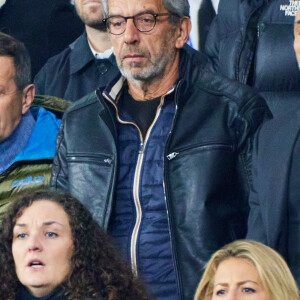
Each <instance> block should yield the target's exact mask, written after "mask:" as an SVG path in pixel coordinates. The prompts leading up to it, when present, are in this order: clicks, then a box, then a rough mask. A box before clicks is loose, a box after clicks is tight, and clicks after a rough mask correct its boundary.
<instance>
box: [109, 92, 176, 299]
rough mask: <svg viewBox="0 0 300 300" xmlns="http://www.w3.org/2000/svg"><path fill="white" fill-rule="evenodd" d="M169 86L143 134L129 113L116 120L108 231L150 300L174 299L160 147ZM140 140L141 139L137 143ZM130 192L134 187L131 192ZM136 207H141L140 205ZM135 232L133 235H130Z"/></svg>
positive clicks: (171, 106) (170, 106) (169, 110)
mask: <svg viewBox="0 0 300 300" xmlns="http://www.w3.org/2000/svg"><path fill="white" fill-rule="evenodd" d="M174 94H175V92H174V88H173V90H171V91H170V95H167V96H163V97H162V99H161V104H160V106H159V108H158V110H157V113H156V117H155V120H154V121H153V123H152V125H151V126H150V128H149V130H148V133H147V136H146V137H145V138H144V139H142V138H141V136H140V133H139V131H138V129H137V128H136V127H135V126H132V123H128V122H133V121H132V119H131V118H130V116H129V115H128V114H127V113H125V112H124V111H122V110H118V112H119V117H120V119H121V120H122V121H124V122H127V124H123V123H118V125H117V126H118V152H119V153H120V155H119V165H118V184H117V187H116V201H115V203H116V205H115V207H114V209H113V213H112V216H111V221H110V224H109V232H110V233H111V235H112V236H113V237H114V238H115V240H116V243H117V245H118V246H119V248H120V249H121V251H122V253H123V255H124V257H125V258H127V260H128V261H129V262H131V265H132V269H133V271H134V272H135V273H136V274H138V275H139V277H140V278H141V279H142V280H143V282H145V283H146V286H147V289H148V294H149V295H153V296H154V298H155V299H157V300H158V299H172V300H176V299H178V291H177V286H176V278H175V272H174V264H173V261H172V251H171V241H170V233H169V224H168V217H167V208H166V202H165V194H164V189H163V184H164V178H163V173H164V172H163V166H164V150H165V146H166V141H167V137H168V135H169V132H170V130H171V126H172V122H173V117H174V113H175V102H174V97H175V96H174ZM141 143H142V144H141ZM133 191H136V193H135V192H133ZM139 207H140V208H139ZM135 233H136V234H135Z"/></svg>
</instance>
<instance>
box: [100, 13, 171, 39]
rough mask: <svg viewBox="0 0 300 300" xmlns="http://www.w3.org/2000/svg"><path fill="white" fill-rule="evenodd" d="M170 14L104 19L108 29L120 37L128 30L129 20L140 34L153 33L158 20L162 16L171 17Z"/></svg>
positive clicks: (142, 14)
mask: <svg viewBox="0 0 300 300" xmlns="http://www.w3.org/2000/svg"><path fill="white" fill-rule="evenodd" d="M170 15H171V14H170V13H161V14H152V13H140V14H137V15H135V16H130V17H123V16H111V17H108V18H106V19H103V22H105V23H106V27H107V29H108V31H109V32H110V33H111V34H114V35H120V34H122V33H124V32H125V30H126V23H127V20H128V19H132V20H133V24H134V26H135V27H136V28H137V30H138V31H140V32H149V31H151V30H152V29H153V28H154V27H155V24H156V18H157V17H161V16H170Z"/></svg>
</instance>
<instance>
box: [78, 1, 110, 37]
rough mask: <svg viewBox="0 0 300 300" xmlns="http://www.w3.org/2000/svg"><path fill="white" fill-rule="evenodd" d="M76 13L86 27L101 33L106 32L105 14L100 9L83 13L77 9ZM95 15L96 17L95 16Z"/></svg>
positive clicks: (93, 8) (91, 9)
mask: <svg viewBox="0 0 300 300" xmlns="http://www.w3.org/2000/svg"><path fill="white" fill-rule="evenodd" d="M75 7H76V6H75ZM76 11H77V14H78V16H79V17H80V19H81V21H82V22H83V23H84V24H85V25H87V26H89V27H91V28H94V29H97V30H100V31H106V24H105V23H103V22H102V20H103V14H102V11H101V10H100V11H99V7H91V8H90V9H89V11H88V12H87V11H81V10H80V9H79V8H77V7H76ZM95 14H96V17H95V16H94V15H95Z"/></svg>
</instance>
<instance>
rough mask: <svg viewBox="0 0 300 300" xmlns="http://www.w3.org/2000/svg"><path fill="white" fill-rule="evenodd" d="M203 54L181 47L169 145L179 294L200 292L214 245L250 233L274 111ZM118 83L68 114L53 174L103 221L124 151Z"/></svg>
mask: <svg viewBox="0 0 300 300" xmlns="http://www.w3.org/2000/svg"><path fill="white" fill-rule="evenodd" d="M204 60H205V59H204V58H203V57H202V56H201V55H200V54H199V53H198V52H195V51H193V50H191V49H190V48H188V47H185V49H183V50H182V51H181V53H180V80H179V81H178V84H177V86H176V89H175V101H176V103H177V112H176V114H175V116H174V121H173V126H172V130H171V132H170V135H169V138H168V141H167V144H166V148H165V159H164V180H165V182H164V183H165V194H166V205H167V210H168V218H169V229H170V235H171V246H172V251H173V258H174V266H175V272H176V276H177V283H178V290H179V293H180V299H192V298H193V294H194V292H195V289H196V287H197V284H198V282H199V280H200V277H201V275H202V271H203V270H202V269H203V266H204V264H205V263H206V262H207V260H208V259H209V258H210V256H211V254H212V253H213V252H214V251H216V250H217V249H219V248H220V247H221V246H223V245H224V244H226V243H228V242H230V241H232V240H234V239H237V238H243V237H244V236H245V233H246V224H247V214H248V201H247V196H248V184H249V182H250V173H249V172H250V171H249V170H250V162H251V154H250V151H249V149H250V148H251V141H252V137H253V134H254V133H255V131H256V129H257V127H258V126H259V125H260V124H261V122H262V121H263V119H264V117H265V116H266V114H268V109H267V107H266V104H265V102H264V100H263V99H262V98H260V97H259V96H257V95H256V94H254V93H253V92H252V90H251V89H248V88H247V87H244V86H243V85H241V84H239V83H237V82H232V81H229V80H227V79H225V78H223V77H219V76H217V75H215V74H211V73H209V72H207V71H205V70H204V68H203V61H204ZM116 82H117V84H118V83H120V81H114V83H112V85H111V86H109V87H107V88H106V89H105V90H104V91H103V90H98V91H97V92H96V93H93V94H90V95H88V96H87V97H85V98H83V99H82V100H80V101H78V102H77V103H75V104H73V106H72V107H71V108H70V109H69V110H68V112H66V113H65V115H64V120H63V123H62V127H61V129H60V132H59V134H58V140H57V153H56V157H55V159H54V167H53V171H52V179H51V186H52V187H54V188H61V189H67V190H69V191H70V192H71V193H72V194H74V195H75V196H76V197H78V198H79V199H80V200H81V201H82V202H83V203H84V204H85V205H86V206H87V207H88V208H89V209H90V211H91V212H92V213H93V215H94V217H95V219H96V220H97V221H98V222H99V224H100V225H102V226H104V227H107V225H108V223H109V219H110V215H111V211H112V206H113V205H114V190H115V185H116V170H117V164H118V156H117V145H116V140H117V138H116V136H117V131H116V122H117V120H116V116H115V112H114V110H113V109H112V107H111V106H110V104H109V102H108V101H106V100H105V97H104V96H103V94H107V93H111V95H113V93H114V92H116V88H117V84H116ZM112 86H113V87H114V89H111V88H112ZM119 89H120V86H119ZM119 89H117V92H118V90H119ZM113 91H114V92H113Z"/></svg>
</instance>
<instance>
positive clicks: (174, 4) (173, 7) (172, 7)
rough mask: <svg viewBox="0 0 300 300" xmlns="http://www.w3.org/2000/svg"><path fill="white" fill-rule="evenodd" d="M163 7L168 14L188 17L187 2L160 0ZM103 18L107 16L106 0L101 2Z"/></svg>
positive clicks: (188, 7) (183, 0)
mask: <svg viewBox="0 0 300 300" xmlns="http://www.w3.org/2000/svg"><path fill="white" fill-rule="evenodd" d="M162 3H163V5H164V6H165V8H166V9H167V11H168V12H169V13H172V14H175V15H177V16H179V17H180V18H182V17H188V16H189V15H190V5H189V1H188V0H162ZM102 6H103V11H104V14H105V17H107V16H108V0H102Z"/></svg>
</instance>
